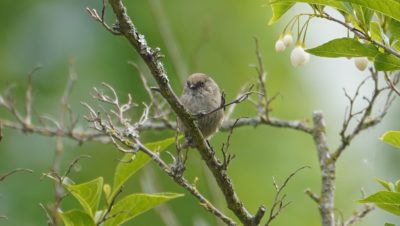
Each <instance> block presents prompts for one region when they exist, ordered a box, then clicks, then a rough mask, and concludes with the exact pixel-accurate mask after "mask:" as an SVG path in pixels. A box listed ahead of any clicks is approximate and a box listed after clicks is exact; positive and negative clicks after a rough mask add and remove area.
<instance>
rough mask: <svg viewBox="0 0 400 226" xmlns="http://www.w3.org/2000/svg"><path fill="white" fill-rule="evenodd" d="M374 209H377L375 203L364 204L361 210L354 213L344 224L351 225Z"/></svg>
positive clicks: (345, 225) (344, 225)
mask: <svg viewBox="0 0 400 226" xmlns="http://www.w3.org/2000/svg"><path fill="white" fill-rule="evenodd" d="M374 209H375V206H374V205H371V204H366V205H364V206H363V207H362V208H361V209H360V210H358V211H357V212H355V213H353V215H352V216H351V217H350V218H349V219H347V220H346V221H345V222H344V224H343V226H350V225H352V224H354V223H356V222H357V221H360V220H361V219H362V218H364V217H365V216H366V215H367V214H368V213H370V212H371V211H372V210H374Z"/></svg>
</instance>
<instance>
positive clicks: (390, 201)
mask: <svg viewBox="0 0 400 226" xmlns="http://www.w3.org/2000/svg"><path fill="white" fill-rule="evenodd" d="M359 202H361V203H374V204H376V205H377V206H378V207H379V208H381V209H384V210H386V211H388V212H390V213H393V214H396V215H400V193H399V192H391V191H380V192H377V193H375V194H373V195H370V196H368V197H367V198H365V199H362V200H359Z"/></svg>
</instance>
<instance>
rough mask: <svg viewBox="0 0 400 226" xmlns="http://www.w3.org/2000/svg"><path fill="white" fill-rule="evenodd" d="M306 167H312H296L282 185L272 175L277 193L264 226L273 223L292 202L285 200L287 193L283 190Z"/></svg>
mask: <svg viewBox="0 0 400 226" xmlns="http://www.w3.org/2000/svg"><path fill="white" fill-rule="evenodd" d="M306 168H310V167H309V166H302V167H300V168H298V169H296V170H295V171H294V172H292V173H291V174H290V175H289V176H288V177H287V178H286V179H285V180H284V181H283V183H282V185H281V186H279V185H278V183H277V182H276V180H275V178H274V177H272V180H273V184H274V187H275V190H276V193H275V197H274V201H273V203H272V207H271V210H270V212H269V217H268V219H267V222H266V223H265V224H264V226H269V225H270V224H271V222H272V221H273V220H275V219H276V217H278V215H279V214H280V213H281V211H282V210H283V209H284V208H285V207H287V206H288V205H289V204H290V202H285V201H284V199H285V198H286V195H285V194H284V195H281V193H282V192H283V190H284V189H285V188H286V186H287V185H288V183H289V181H290V180H291V179H292V178H293V177H294V176H295V175H296V174H297V173H298V172H300V171H301V170H303V169H306Z"/></svg>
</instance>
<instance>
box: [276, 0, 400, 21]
mask: <svg viewBox="0 0 400 226" xmlns="http://www.w3.org/2000/svg"><path fill="white" fill-rule="evenodd" d="M288 2H305V3H311V4H319V5H326V6H331V7H334V8H337V9H341V10H346V9H345V8H344V9H343V5H342V6H340V4H341V2H349V3H354V4H357V5H361V6H364V7H366V8H368V9H372V10H375V11H378V12H381V13H382V14H385V15H387V16H389V17H392V18H394V19H396V20H400V13H399V12H400V1H399V0H335V1H333V0H273V1H272V2H271V4H276V3H288Z"/></svg>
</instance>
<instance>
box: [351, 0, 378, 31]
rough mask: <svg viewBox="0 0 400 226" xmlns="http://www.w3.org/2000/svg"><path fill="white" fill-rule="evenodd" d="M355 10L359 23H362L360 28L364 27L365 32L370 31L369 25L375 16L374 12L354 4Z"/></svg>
mask: <svg viewBox="0 0 400 226" xmlns="http://www.w3.org/2000/svg"><path fill="white" fill-rule="evenodd" d="M353 9H354V11H355V13H356V16H357V19H358V21H359V23H361V24H359V26H360V27H362V29H363V30H364V31H368V30H367V29H368V27H369V23H370V22H371V19H372V16H373V15H374V12H373V11H372V10H370V9H367V8H365V7H362V6H360V5H354V4H353Z"/></svg>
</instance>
